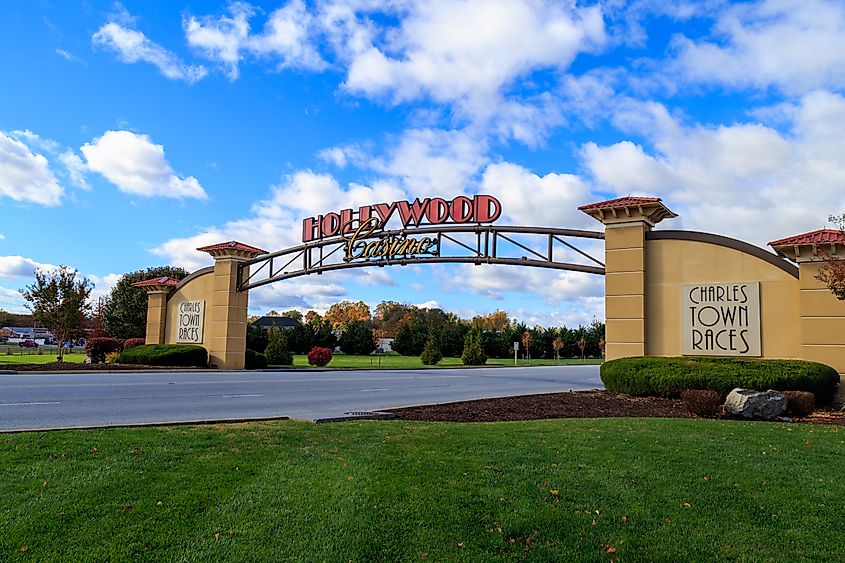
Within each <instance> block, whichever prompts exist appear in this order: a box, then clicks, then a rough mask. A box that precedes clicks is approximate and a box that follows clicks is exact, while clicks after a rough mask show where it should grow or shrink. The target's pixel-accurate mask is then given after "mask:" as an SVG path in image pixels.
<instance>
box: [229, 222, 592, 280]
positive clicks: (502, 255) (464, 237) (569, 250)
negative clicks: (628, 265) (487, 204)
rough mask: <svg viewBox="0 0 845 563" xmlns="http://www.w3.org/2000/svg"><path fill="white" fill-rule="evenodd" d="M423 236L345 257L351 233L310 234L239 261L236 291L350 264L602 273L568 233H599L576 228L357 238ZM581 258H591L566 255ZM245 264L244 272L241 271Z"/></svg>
mask: <svg viewBox="0 0 845 563" xmlns="http://www.w3.org/2000/svg"><path fill="white" fill-rule="evenodd" d="M396 237H399V238H401V239H405V238H407V237H428V238H429V239H430V240H431V245H430V246H429V247H427V251H426V252H425V253H424V254H414V255H395V256H392V257H391V256H382V257H373V258H355V259H348V258H346V257H347V256H348V251H349V248H350V245H351V244H352V243H351V242H350V239H349V238H347V237H343V236H337V237H332V238H326V239H321V240H315V241H312V242H308V243H305V244H302V245H299V246H293V247H290V248H286V249H283V250H278V251H276V252H272V253H269V254H264V255H262V256H259V257H257V258H254V259H252V260H249V261H247V262H243V263H242V265H241V269H240V270H239V273H238V291H247V290H249V289H253V288H256V287H260V286H262V285H266V284H269V283H273V282H277V281H282V280H287V279H290V278H295V277H298V276H305V275H310V274H318V275H319V274H323V273H324V272H330V271H334V270H345V269H351V268H365V267H374V266H377V267H383V266H395V265H398V266H407V265H412V264H477V265H480V264H505V265H510V266H529V267H534V268H551V269H554V270H570V271H574V272H585V273H590V274H599V275H604V273H605V270H604V264H603V263H602V262H600V261H599V260H598V259H596V258H594V257H593V256H591V255H590V254H589V253H588V252H585V251H583V250H581V249H579V248H578V247H576V246H575V245H574V244H572V243H571V242H569V241H568V240H567V239H587V240H603V239H604V233H603V232H598V231H584V230H577V229H556V228H546V227H516V226H498V225H478V224H470V225H444V226H427V227H419V228H413V229H400V230H392V231H377V232H373V233H372V234H369V235H367V236H366V237H363V238H361V239H359V241H356V242H357V243H358V244H361V242H360V241H367V240H370V241H373V240H379V239H392V238H396ZM573 259H579V260H583V259H586V260H587V261H588V262H591V263H578V262H573V261H570V260H573ZM246 266H249V274H248V275H247V276H244V275H243V272H244V270H245V267H246Z"/></svg>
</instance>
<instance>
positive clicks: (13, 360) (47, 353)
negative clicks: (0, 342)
mask: <svg viewBox="0 0 845 563" xmlns="http://www.w3.org/2000/svg"><path fill="white" fill-rule="evenodd" d="M55 361H56V351H55V350H43V351H42V353H41V354H38V353H37V352H36V353H32V352H25V353H23V354H21V353H16V352H15V351H14V350H13V354H11V355H8V354H6V353H5V351H2V350H0V366H3V365H20V364H49V363H51V362H55ZM64 361H65V362H69V363H74V364H80V363H82V362H83V361H85V354H65V355H64Z"/></svg>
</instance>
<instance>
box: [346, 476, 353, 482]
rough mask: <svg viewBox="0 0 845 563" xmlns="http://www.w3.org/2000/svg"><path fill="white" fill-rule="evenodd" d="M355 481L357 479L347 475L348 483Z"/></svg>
mask: <svg viewBox="0 0 845 563" xmlns="http://www.w3.org/2000/svg"><path fill="white" fill-rule="evenodd" d="M353 479H355V477H353V476H352V475H347V476H346V480H347V481H352V480H353Z"/></svg>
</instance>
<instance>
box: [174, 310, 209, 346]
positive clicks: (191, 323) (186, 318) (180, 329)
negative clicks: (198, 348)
mask: <svg viewBox="0 0 845 563" xmlns="http://www.w3.org/2000/svg"><path fill="white" fill-rule="evenodd" d="M177 312H178V315H177V316H178V323H177V325H176V343H177V344H202V325H203V317H204V314H205V301H182V302H181V303H179V304H178V306H177Z"/></svg>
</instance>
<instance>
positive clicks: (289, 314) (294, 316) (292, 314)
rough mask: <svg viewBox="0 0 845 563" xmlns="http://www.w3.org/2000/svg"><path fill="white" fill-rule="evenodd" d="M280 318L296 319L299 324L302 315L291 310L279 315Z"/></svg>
mask: <svg viewBox="0 0 845 563" xmlns="http://www.w3.org/2000/svg"><path fill="white" fill-rule="evenodd" d="M281 316H282V317H287V318H289V319H296V320H298V321H299V322H302V313H300V312H299V311H297V310H296V309H291V310H290V311H285V312H284V313H282V314H281Z"/></svg>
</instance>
